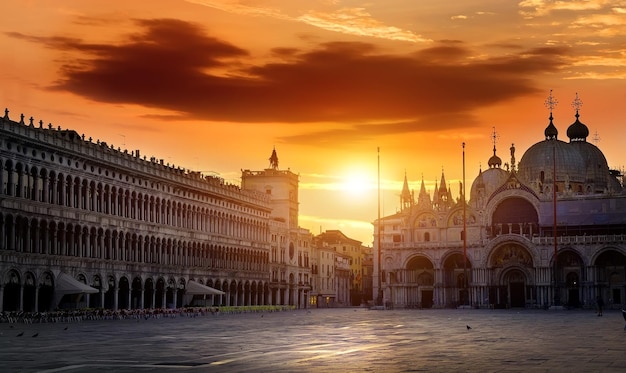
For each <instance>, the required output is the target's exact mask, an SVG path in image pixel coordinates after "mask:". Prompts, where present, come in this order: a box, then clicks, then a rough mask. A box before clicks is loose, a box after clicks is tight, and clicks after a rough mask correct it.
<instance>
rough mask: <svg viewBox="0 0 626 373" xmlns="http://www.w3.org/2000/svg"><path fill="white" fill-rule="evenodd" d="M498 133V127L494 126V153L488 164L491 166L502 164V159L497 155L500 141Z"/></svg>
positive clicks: (492, 135) (498, 166)
mask: <svg viewBox="0 0 626 373" xmlns="http://www.w3.org/2000/svg"><path fill="white" fill-rule="evenodd" d="M498 137H500V136H499V135H498V133H497V132H496V127H493V133H492V134H491V140H492V142H493V155H492V156H491V158H489V161H488V162H487V164H488V165H489V168H500V166H501V165H502V159H500V157H498V156H497V155H496V142H497V141H498Z"/></svg>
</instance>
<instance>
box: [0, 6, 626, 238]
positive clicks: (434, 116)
mask: <svg viewBox="0 0 626 373" xmlns="http://www.w3.org/2000/svg"><path fill="white" fill-rule="evenodd" d="M0 14H3V21H2V23H0V47H1V48H2V58H0V107H1V106H4V107H6V108H7V109H8V110H9V116H10V117H11V119H13V120H16V119H18V120H19V115H20V114H21V113H23V114H24V115H25V116H26V118H30V117H33V118H34V120H35V122H36V123H38V122H39V121H40V120H43V122H44V123H52V124H53V125H54V126H55V127H57V126H61V127H62V128H67V129H73V130H75V131H77V132H78V133H81V134H85V136H86V138H89V137H91V138H93V139H94V141H96V140H100V141H105V142H107V143H108V144H113V145H114V146H115V147H116V148H117V147H120V148H121V149H128V150H129V151H133V150H140V152H141V154H142V155H145V156H147V157H148V158H150V157H152V156H154V157H156V158H157V159H163V160H164V161H165V162H166V163H169V164H172V165H176V166H179V167H184V168H186V169H189V170H194V171H201V172H203V173H205V174H207V175H217V176H220V177H222V178H223V179H224V180H226V181H227V182H230V183H233V184H239V183H240V181H241V179H240V178H241V170H245V169H248V170H263V169H265V168H268V167H269V157H270V155H271V152H272V149H274V148H275V149H276V151H277V154H278V157H279V169H284V170H286V169H289V170H291V171H292V172H294V173H296V174H298V175H299V176H300V191H299V194H300V195H299V197H300V217H299V223H300V226H301V227H304V228H308V229H310V230H311V232H312V233H314V234H318V233H320V232H321V231H325V230H330V229H338V230H341V231H342V232H343V233H345V234H346V235H347V236H348V237H350V238H353V239H356V240H359V241H361V242H363V243H364V244H365V245H368V246H371V245H372V241H373V226H372V222H373V221H374V220H375V219H376V218H377V217H378V206H380V214H381V216H386V215H390V214H393V213H395V212H397V211H398V209H399V206H400V198H399V195H400V191H401V188H402V182H403V180H404V177H405V176H406V178H407V179H408V182H409V187H410V188H411V189H413V190H414V191H415V194H416V195H417V194H418V193H419V188H420V185H421V183H422V181H424V183H425V185H426V190H427V191H428V192H429V193H430V194H431V195H432V191H433V189H434V186H435V183H438V182H439V181H440V180H441V176H442V174H445V178H446V182H447V183H448V184H449V187H450V188H451V189H452V194H453V197H454V198H457V197H458V196H459V190H460V187H459V182H461V181H462V180H463V170H464V169H465V170H466V178H465V180H466V185H468V186H470V185H471V182H472V180H473V179H474V178H475V177H476V176H477V175H478V172H479V170H480V169H483V170H484V169H485V168H487V167H488V166H487V160H488V159H489V157H490V156H491V155H492V154H493V147H494V140H495V145H496V148H497V154H498V156H500V158H502V159H503V162H510V151H509V148H510V147H511V145H512V144H515V148H516V153H515V154H516V161H517V162H519V160H520V159H521V157H522V155H523V153H524V151H525V150H526V149H528V148H529V147H530V146H531V145H533V144H535V143H537V142H539V141H542V140H543V139H544V134H543V131H544V129H545V127H546V126H547V125H548V117H549V115H550V113H549V109H548V108H546V105H545V102H546V100H547V98H548V97H549V95H550V94H552V97H553V98H554V100H555V101H557V102H558V103H557V105H556V106H555V107H554V108H553V116H554V124H555V126H556V127H557V129H558V130H559V139H561V140H565V141H568V139H567V137H566V131H567V127H568V126H569V125H570V124H571V123H573V122H574V120H575V117H574V114H575V109H574V108H573V107H572V102H573V101H574V100H575V98H576V95H578V97H579V99H580V101H581V102H582V106H580V120H581V121H582V122H583V123H585V124H586V125H587V126H588V127H589V131H590V138H589V139H588V141H593V143H594V144H596V145H597V146H598V147H599V148H600V149H601V150H602V151H603V152H604V155H605V156H606V158H607V161H608V163H609V167H611V168H612V169H618V170H623V168H624V164H625V159H624V156H623V150H622V149H623V141H624V139H625V136H624V135H625V134H626V126H624V124H625V122H626V109H625V105H624V103H625V102H626V80H625V79H626V1H619V0H612V1H609V0H597V1H591V0H590V1H583V0H580V1H559V0H522V1H504V0H483V1H472V0H467V1H441V0H436V1H435V0H419V1H415V0H384V1H383V0H380V1H378V0H370V1H342V0H319V1H318V0H306V1H303V0H222V1H218V0H187V1H184V0H178V1H174V0H171V1H167V0H152V1H128V0H125V1H118V0H109V1H106V2H101V1H86V0H75V1H52V0H51V1H28V0H16V1H14V0H3V1H2V3H1V4H0ZM551 92H552V93H551ZM494 133H495V134H496V136H494ZM463 144H465V147H463ZM379 186H380V195H381V198H380V200H379V199H378V191H379ZM379 201H380V204H379Z"/></svg>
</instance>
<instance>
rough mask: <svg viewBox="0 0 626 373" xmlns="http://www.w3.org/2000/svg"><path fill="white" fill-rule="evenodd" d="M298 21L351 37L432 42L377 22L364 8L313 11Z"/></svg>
mask: <svg viewBox="0 0 626 373" xmlns="http://www.w3.org/2000/svg"><path fill="white" fill-rule="evenodd" d="M297 20H299V21H302V22H304V23H306V24H309V25H312V26H316V27H319V28H322V29H324V30H329V31H335V32H340V33H344V34H350V35H359V36H371V37H376V38H381V39H389V40H398V41H408V42H414V43H423V42H430V41H431V40H430V39H426V38H423V37H421V36H419V35H416V34H414V33H413V32H411V31H406V30H402V29H400V28H398V27H394V26H387V25H385V24H383V23H381V22H379V21H377V20H375V19H374V18H373V17H372V16H371V15H370V14H369V13H368V12H367V11H366V10H365V9H364V8H343V9H339V10H337V11H335V12H331V13H328V12H313V11H311V12H308V13H307V14H304V15H302V16H299V17H297Z"/></svg>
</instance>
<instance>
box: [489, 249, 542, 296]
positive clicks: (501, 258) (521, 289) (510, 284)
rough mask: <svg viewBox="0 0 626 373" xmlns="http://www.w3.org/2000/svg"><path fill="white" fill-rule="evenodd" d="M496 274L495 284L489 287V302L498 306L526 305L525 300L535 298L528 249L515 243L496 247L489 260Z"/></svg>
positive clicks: (531, 265) (531, 261)
mask: <svg viewBox="0 0 626 373" xmlns="http://www.w3.org/2000/svg"><path fill="white" fill-rule="evenodd" d="M489 264H490V266H491V267H492V268H494V271H495V272H494V273H495V274H496V276H497V281H498V283H497V285H496V286H492V287H491V288H490V289H489V303H490V304H493V305H494V306H495V307H498V308H506V307H526V303H527V300H531V299H535V298H536V294H534V288H533V286H532V285H533V279H532V277H531V275H530V273H531V272H530V270H531V269H532V268H533V259H532V256H531V254H530V253H529V252H528V250H527V249H526V248H525V247H523V246H521V245H519V244H516V243H506V244H504V245H501V246H499V247H498V248H496V249H495V250H494V251H493V253H492V255H491V257H490V260H489Z"/></svg>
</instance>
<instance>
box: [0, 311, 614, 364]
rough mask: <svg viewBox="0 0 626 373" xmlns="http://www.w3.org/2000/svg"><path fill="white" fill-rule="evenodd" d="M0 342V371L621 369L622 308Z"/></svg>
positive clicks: (184, 321) (356, 315) (149, 327)
mask: <svg viewBox="0 0 626 373" xmlns="http://www.w3.org/2000/svg"><path fill="white" fill-rule="evenodd" d="M11 326H12V327H11ZM467 326H470V327H471V329H468V328H467ZM66 328H67V329H66ZM21 332H24V334H23V336H21V337H18V336H17V334H18V333H21ZM0 333H2V334H1V335H0V371H2V372H72V373H73V372H94V371H97V372H116V373H121V372H153V371H154V372H331V371H332V372H338V371H339V372H458V371H476V372H478V371H480V372H624V371H626V353H625V350H626V331H625V330H624V319H623V318H622V315H621V312H620V311H605V313H604V316H603V317H597V316H596V314H595V313H594V312H593V311H589V310H573V311H567V310H559V311H554V310H548V311H546V310H474V309H459V310H385V311H381V310H377V311H375V310H367V309H363V308H350V309H313V310H296V311H287V312H275V313H249V314H237V315H224V314H222V315H208V316H199V317H195V318H193V317H178V318H173V319H169V318H162V319H148V320H145V319H139V320H136V319H133V320H103V321H83V322H80V323H48V324H30V325H29V324H6V323H4V324H0ZM35 333H38V335H37V337H33V335H34V334H35Z"/></svg>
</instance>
